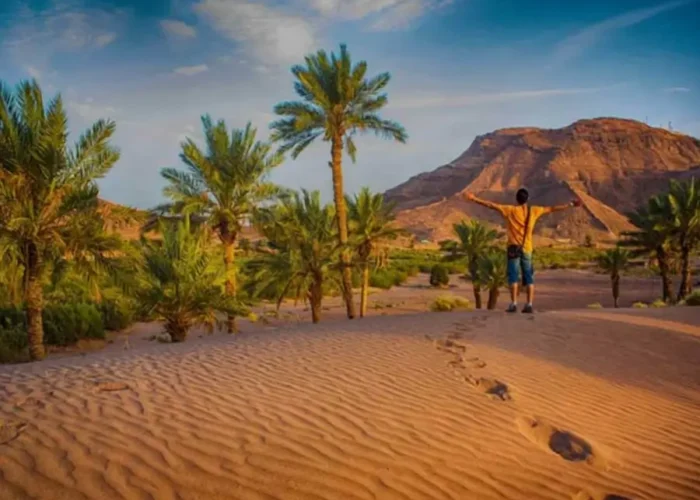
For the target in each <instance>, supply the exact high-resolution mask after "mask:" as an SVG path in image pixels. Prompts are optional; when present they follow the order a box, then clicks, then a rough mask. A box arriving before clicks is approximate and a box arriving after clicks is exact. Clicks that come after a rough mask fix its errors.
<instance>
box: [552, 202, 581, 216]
mask: <svg viewBox="0 0 700 500" xmlns="http://www.w3.org/2000/svg"><path fill="white" fill-rule="evenodd" d="M581 205H582V203H581V200H580V199H578V198H576V199H575V200H572V201H570V202H569V203H567V204H566V205H555V206H553V207H543V208H544V213H546V214H551V213H553V212H561V211H562V210H568V209H569V208H578V207H580V206H581Z"/></svg>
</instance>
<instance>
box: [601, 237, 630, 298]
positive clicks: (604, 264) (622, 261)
mask: <svg viewBox="0 0 700 500" xmlns="http://www.w3.org/2000/svg"><path fill="white" fill-rule="evenodd" d="M629 261H630V253H629V251H628V250H625V249H624V248H622V247H620V246H616V247H615V248H613V249H611V250H606V251H605V252H603V253H602V254H601V255H599V256H598V266H599V267H600V268H601V269H602V270H603V271H605V272H607V273H608V274H610V283H611V284H612V295H613V301H614V302H615V307H618V301H619V299H620V274H621V273H622V272H623V271H624V270H625V269H627V268H628V267H629V263H630V262H629Z"/></svg>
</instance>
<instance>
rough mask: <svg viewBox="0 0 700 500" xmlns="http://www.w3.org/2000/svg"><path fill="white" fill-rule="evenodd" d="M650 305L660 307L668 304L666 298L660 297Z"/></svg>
mask: <svg viewBox="0 0 700 500" xmlns="http://www.w3.org/2000/svg"><path fill="white" fill-rule="evenodd" d="M650 305H651V307H653V308H655V309H660V308H662V307H666V306H667V305H668V304H667V303H666V302H665V301H664V300H662V299H658V300H655V301H654V302H652V303H651V304H650Z"/></svg>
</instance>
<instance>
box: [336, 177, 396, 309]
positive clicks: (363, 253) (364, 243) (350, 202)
mask: <svg viewBox="0 0 700 500" xmlns="http://www.w3.org/2000/svg"><path fill="white" fill-rule="evenodd" d="M345 204H346V205H347V209H348V218H349V222H350V226H349V227H350V245H351V246H352V247H353V248H354V249H355V253H356V255H357V257H358V260H359V264H360V267H361V269H362V289H361V293H360V317H361V318H362V317H364V316H365V314H366V313H367V293H368V290H369V281H370V279H369V275H370V263H371V260H372V258H376V252H377V251H378V250H379V249H380V244H381V243H382V242H385V241H388V240H393V239H396V238H397V237H398V236H399V235H400V234H402V233H403V231H402V230H401V229H399V228H398V227H396V226H395V225H394V205H393V204H390V203H385V201H384V195H383V194H381V193H372V192H371V191H370V190H369V188H363V189H362V190H361V191H360V193H359V194H357V195H356V196H355V197H353V198H350V197H347V198H346V201H345Z"/></svg>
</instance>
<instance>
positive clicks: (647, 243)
mask: <svg viewBox="0 0 700 500" xmlns="http://www.w3.org/2000/svg"><path fill="white" fill-rule="evenodd" d="M661 208H662V202H661V201H660V199H659V198H658V197H655V198H652V199H650V200H649V202H648V203H647V205H646V206H643V207H640V208H638V209H637V211H636V212H633V213H631V214H629V218H630V221H631V222H632V224H634V225H635V226H636V227H637V230H636V231H630V232H627V233H625V234H624V236H625V239H623V240H622V241H621V242H620V244H621V245H622V246H623V247H628V248H631V249H632V255H633V256H634V255H638V256H639V255H648V256H650V257H652V258H655V259H656V261H657V263H658V266H659V274H660V275H661V288H662V294H663V300H664V302H670V303H674V302H675V301H676V300H675V296H674V293H673V278H672V272H671V259H672V253H673V247H672V237H671V232H670V230H669V229H668V227H667V226H666V224H664V223H663V220H664V219H663V217H664V215H663V211H662V209H661Z"/></svg>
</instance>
